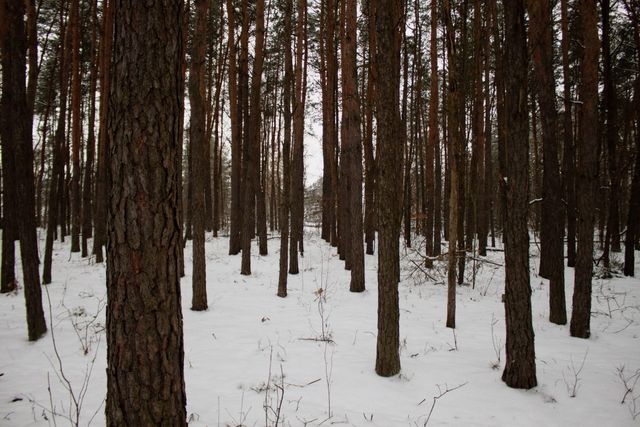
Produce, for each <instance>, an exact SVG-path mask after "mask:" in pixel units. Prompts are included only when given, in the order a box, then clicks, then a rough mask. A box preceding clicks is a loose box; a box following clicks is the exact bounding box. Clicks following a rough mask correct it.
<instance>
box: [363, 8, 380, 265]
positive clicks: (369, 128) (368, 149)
mask: <svg viewBox="0 0 640 427" xmlns="http://www.w3.org/2000/svg"><path fill="white" fill-rule="evenodd" d="M368 31H369V40H368V43H369V46H368V47H369V65H368V67H367V73H368V78H367V96H366V103H365V106H364V111H365V129H366V136H365V138H364V141H363V148H364V162H365V187H364V189H365V196H364V200H365V213H364V233H365V241H366V254H367V255H373V253H374V246H375V238H376V230H375V224H376V213H377V204H376V199H377V194H376V193H377V192H376V174H377V168H376V159H375V157H374V154H373V103H374V102H375V81H376V79H377V77H376V75H375V70H376V66H375V58H376V2H375V1H370V2H369V10H368Z"/></svg>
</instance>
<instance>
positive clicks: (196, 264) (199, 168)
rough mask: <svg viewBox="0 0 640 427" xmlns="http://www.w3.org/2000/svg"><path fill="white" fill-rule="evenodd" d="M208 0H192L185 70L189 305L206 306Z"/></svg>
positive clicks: (197, 307)
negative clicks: (193, 17) (190, 238)
mask: <svg viewBox="0 0 640 427" xmlns="http://www.w3.org/2000/svg"><path fill="white" fill-rule="evenodd" d="M209 3H210V2H209V1H208V0H195V9H196V10H195V15H196V23H195V31H194V34H193V41H192V43H191V71H190V73H189V103H190V105H191V120H190V123H191V125H190V127H189V143H190V144H191V150H190V151H191V161H192V167H193V170H192V175H193V180H192V182H191V185H192V188H191V192H192V203H193V204H192V213H191V215H192V221H193V231H192V232H193V276H192V286H193V295H192V299H191V309H192V310H195V311H202V310H206V309H207V307H208V304H207V273H206V259H205V252H204V232H205V223H206V218H205V216H206V209H205V189H206V183H205V181H206V180H207V176H206V162H207V159H208V156H209V153H208V152H207V148H206V142H205V139H206V132H205V114H206V108H207V107H206V100H205V61H206V49H207V38H206V35H207V16H208V12H209Z"/></svg>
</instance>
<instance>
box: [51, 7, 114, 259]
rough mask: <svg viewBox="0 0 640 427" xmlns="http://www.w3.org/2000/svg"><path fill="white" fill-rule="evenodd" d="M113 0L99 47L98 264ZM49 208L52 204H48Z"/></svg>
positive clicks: (103, 236)
mask: <svg viewBox="0 0 640 427" xmlns="http://www.w3.org/2000/svg"><path fill="white" fill-rule="evenodd" d="M113 1H114V0H105V2H104V4H103V16H102V43H101V48H100V112H99V115H100V118H99V128H98V170H97V174H96V188H95V197H94V212H95V215H94V223H95V230H94V235H93V255H94V256H95V260H96V262H97V263H100V262H103V260H104V258H103V253H102V247H103V246H105V244H106V237H107V236H106V224H107V153H108V151H109V150H108V147H107V110H108V109H107V106H108V105H109V90H110V86H111V48H112V45H113ZM50 208H51V205H50Z"/></svg>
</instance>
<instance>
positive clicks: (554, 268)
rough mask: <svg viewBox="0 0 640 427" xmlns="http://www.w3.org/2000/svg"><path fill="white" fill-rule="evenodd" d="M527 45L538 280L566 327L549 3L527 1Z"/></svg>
mask: <svg viewBox="0 0 640 427" xmlns="http://www.w3.org/2000/svg"><path fill="white" fill-rule="evenodd" d="M527 9H528V12H529V44H530V49H531V56H532V58H533V66H534V74H535V86H536V92H537V96H538V102H539V104H540V116H541V120H542V139H543V141H542V148H543V158H544V160H543V162H544V170H543V177H542V179H543V181H542V209H541V211H542V212H541V228H540V246H541V248H540V276H542V277H545V278H547V279H549V320H550V321H551V322H553V323H556V324H558V325H564V324H566V323H567V310H566V307H565V305H566V303H565V295H564V230H563V228H564V226H563V219H562V216H561V215H558V213H559V212H562V184H561V182H560V170H559V164H558V137H557V126H558V113H557V110H556V92H555V87H556V85H555V78H554V75H553V72H554V70H553V50H554V49H553V20H552V5H551V2H550V0H539V1H532V0H528V1H527Z"/></svg>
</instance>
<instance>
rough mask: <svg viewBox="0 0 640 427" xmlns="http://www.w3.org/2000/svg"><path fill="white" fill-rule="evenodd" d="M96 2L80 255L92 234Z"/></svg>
mask: <svg viewBox="0 0 640 427" xmlns="http://www.w3.org/2000/svg"><path fill="white" fill-rule="evenodd" d="M97 9H98V2H97V0H94V1H93V3H92V5H91V13H92V16H91V18H92V20H93V28H92V30H91V82H90V84H89V126H88V128H89V129H88V131H89V134H88V135H87V157H86V161H85V165H84V180H83V186H82V257H87V256H89V249H88V239H89V238H90V237H91V235H92V223H93V212H92V203H91V193H92V191H93V175H94V170H93V160H94V156H95V146H96V135H95V121H96V87H97V81H98V61H99V58H100V55H99V53H98V49H97V38H98V34H97V28H98V10H97Z"/></svg>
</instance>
